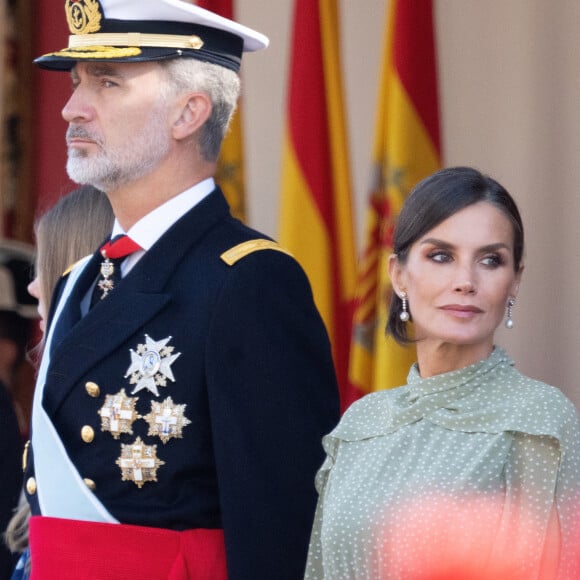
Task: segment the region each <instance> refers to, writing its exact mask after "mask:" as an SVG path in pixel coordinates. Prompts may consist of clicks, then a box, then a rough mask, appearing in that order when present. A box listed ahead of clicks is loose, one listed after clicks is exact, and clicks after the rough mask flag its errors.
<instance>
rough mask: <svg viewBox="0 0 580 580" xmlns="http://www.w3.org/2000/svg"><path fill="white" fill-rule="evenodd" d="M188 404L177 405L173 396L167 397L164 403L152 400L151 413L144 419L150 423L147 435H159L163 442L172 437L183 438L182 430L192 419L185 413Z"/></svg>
mask: <svg viewBox="0 0 580 580" xmlns="http://www.w3.org/2000/svg"><path fill="white" fill-rule="evenodd" d="M186 406H187V405H175V404H174V403H173V400H172V399H171V397H167V399H165V401H163V402H162V403H157V402H156V401H151V413H149V414H147V415H145V416H144V417H143V419H145V421H147V423H149V432H148V433H147V435H153V436H158V437H159V438H160V439H161V441H163V444H165V443H167V442H168V441H169V440H170V439H171V438H172V437H175V438H176V439H181V438H182V437H183V435H182V430H183V428H184V427H185V426H186V425H189V424H190V423H191V421H190V420H189V419H188V418H187V417H186V416H185V415H184V413H185V407H186Z"/></svg>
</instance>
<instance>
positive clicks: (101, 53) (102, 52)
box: [44, 46, 141, 60]
mask: <svg viewBox="0 0 580 580" xmlns="http://www.w3.org/2000/svg"><path fill="white" fill-rule="evenodd" d="M140 54H141V49H140V48H136V47H129V48H116V47H113V46H111V47H109V46H87V47H86V48H79V49H78V50H69V49H66V48H65V49H64V50H61V51H59V52H50V53H49V54H46V55H44V56H58V57H59V58H74V59H75V60H76V59H83V58H126V57H129V56H138V55H140Z"/></svg>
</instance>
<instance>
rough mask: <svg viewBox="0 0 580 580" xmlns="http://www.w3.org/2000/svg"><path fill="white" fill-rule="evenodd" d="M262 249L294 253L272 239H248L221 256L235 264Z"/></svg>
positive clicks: (227, 262)
mask: <svg viewBox="0 0 580 580" xmlns="http://www.w3.org/2000/svg"><path fill="white" fill-rule="evenodd" d="M260 250H275V251H277V252H282V253H283V254H288V256H292V254H291V253H290V252H289V251H288V250H285V249H284V248H282V247H281V246H279V245H278V244H277V243H276V242H272V241H271V240H248V241H247V242H242V243H241V244H238V245H237V246H234V247H233V248H230V249H229V250H228V251H227V252H224V253H223V254H222V255H221V256H220V258H221V259H222V260H223V261H224V262H225V263H226V264H227V265H228V266H233V265H234V264H235V263H236V262H238V261H239V260H241V259H242V258H245V257H246V256H247V255H249V254H252V253H253V252H258V251H260Z"/></svg>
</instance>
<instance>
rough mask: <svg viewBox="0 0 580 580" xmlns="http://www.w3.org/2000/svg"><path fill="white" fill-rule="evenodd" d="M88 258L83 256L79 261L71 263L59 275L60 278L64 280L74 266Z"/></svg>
mask: <svg viewBox="0 0 580 580" xmlns="http://www.w3.org/2000/svg"><path fill="white" fill-rule="evenodd" d="M87 257H88V256H84V257H83V258H81V259H80V260H77V261H76V262H74V263H72V264H71V265H70V266H69V267H68V268H67V269H66V270H65V271H64V272H63V273H62V274H61V278H64V277H65V276H68V275H69V274H70V273H71V272H72V271H73V270H74V268H75V266H76V265H77V264H78V263H80V262H82V261H83V260H84V259H85V258H87Z"/></svg>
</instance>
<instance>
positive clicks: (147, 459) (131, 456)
mask: <svg viewBox="0 0 580 580" xmlns="http://www.w3.org/2000/svg"><path fill="white" fill-rule="evenodd" d="M115 463H116V464H117V465H118V466H119V467H120V468H121V474H122V476H121V479H122V481H132V482H133V483H134V484H135V485H136V486H137V487H138V488H139V489H141V487H143V484H144V483H146V482H148V481H157V469H158V468H159V467H160V466H161V465H165V461H162V460H161V459H159V458H158V457H157V445H145V443H143V441H141V437H137V439H135V442H134V443H133V444H132V445H124V444H123V443H121V456H120V457H119V459H117V461H116V462H115Z"/></svg>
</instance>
